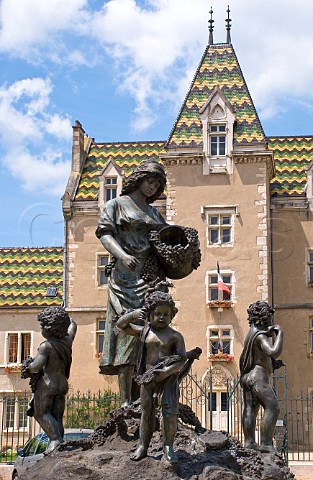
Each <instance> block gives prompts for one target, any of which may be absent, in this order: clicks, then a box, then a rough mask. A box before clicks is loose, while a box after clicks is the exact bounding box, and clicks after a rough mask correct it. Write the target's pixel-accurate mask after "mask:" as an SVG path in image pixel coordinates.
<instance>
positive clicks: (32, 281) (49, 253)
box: [0, 247, 63, 308]
mask: <svg viewBox="0 0 313 480" xmlns="http://www.w3.org/2000/svg"><path fill="white" fill-rule="evenodd" d="M51 286H54V287H57V288H58V295H57V296H56V297H46V296H45V295H46V292H47V288H48V287H51ZM62 297H63V248H62V247H47V248H0V308H8V307H28V308H30V307H46V306H51V305H60V304H61V303H62Z"/></svg>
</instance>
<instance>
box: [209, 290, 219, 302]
mask: <svg viewBox="0 0 313 480" xmlns="http://www.w3.org/2000/svg"><path fill="white" fill-rule="evenodd" d="M210 300H211V301H214V300H218V289H217V288H210Z"/></svg>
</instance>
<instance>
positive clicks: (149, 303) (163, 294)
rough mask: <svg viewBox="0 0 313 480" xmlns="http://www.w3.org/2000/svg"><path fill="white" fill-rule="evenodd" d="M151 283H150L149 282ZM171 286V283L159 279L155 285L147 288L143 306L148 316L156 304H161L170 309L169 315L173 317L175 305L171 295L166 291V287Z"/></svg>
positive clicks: (175, 311)
mask: <svg viewBox="0 0 313 480" xmlns="http://www.w3.org/2000/svg"><path fill="white" fill-rule="evenodd" d="M151 285H152V284H151ZM170 286H172V284H171V283H169V282H166V281H161V282H159V283H157V284H156V285H153V286H151V288H149V289H148V291H147V293H146V295H145V299H144V304H143V308H144V309H145V310H146V312H147V314H148V316H149V315H150V313H151V312H152V310H154V309H155V307H156V306H157V305H160V304H163V305H168V306H169V307H170V309H171V317H172V318H174V317H175V315H176V313H177V312H178V310H177V308H176V307H175V302H174V300H173V298H172V296H171V295H170V294H169V293H168V287H170Z"/></svg>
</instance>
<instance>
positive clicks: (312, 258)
mask: <svg viewBox="0 0 313 480" xmlns="http://www.w3.org/2000/svg"><path fill="white" fill-rule="evenodd" d="M309 262H313V252H309Z"/></svg>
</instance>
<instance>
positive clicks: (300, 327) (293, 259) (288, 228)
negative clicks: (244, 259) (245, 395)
mask: <svg viewBox="0 0 313 480" xmlns="http://www.w3.org/2000/svg"><path fill="white" fill-rule="evenodd" d="M312 221H313V215H312V212H311V211H310V210H308V209H307V208H290V207H287V208H286V207H284V208H275V209H274V212H273V272H274V302H275V305H276V313H275V321H276V322H277V323H278V324H280V325H281V326H282V327H283V329H284V333H285V337H284V349H283V353H282V359H283V361H284V362H285V363H286V369H287V378H288V385H289V393H290V394H291V395H296V394H298V393H299V392H300V391H303V392H304V393H308V392H309V391H311V389H313V376H312V366H313V354H311V353H310V340H309V322H310V318H313V288H312V287H309V286H308V284H307V270H306V265H307V257H306V251H307V249H308V248H311V249H312V248H313V224H312ZM308 304H311V306H310V307H309V305H308Z"/></svg>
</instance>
